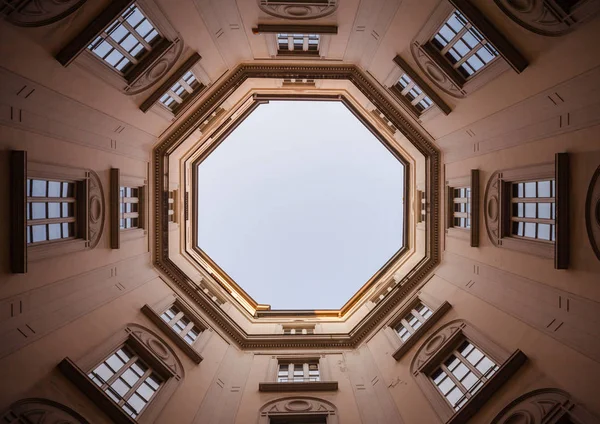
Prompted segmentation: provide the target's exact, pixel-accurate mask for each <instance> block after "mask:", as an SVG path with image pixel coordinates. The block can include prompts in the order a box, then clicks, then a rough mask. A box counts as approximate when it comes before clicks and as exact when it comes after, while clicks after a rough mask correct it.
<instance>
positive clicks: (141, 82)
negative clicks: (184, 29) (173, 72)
mask: <svg viewBox="0 0 600 424" xmlns="http://www.w3.org/2000/svg"><path fill="white" fill-rule="evenodd" d="M182 51H183V42H182V41H181V40H179V39H175V40H174V41H173V44H171V46H170V47H169V48H168V49H167V51H166V52H165V53H164V54H163V55H162V56H161V57H160V58H159V59H158V60H157V61H156V62H154V63H153V64H152V65H150V66H149V67H148V69H147V70H146V71H145V72H144V73H143V74H142V75H141V76H140V77H138V78H136V79H135V81H133V82H132V83H131V84H130V85H128V86H127V87H125V90H124V93H125V94H127V95H130V96H131V95H134V94H139V93H141V92H142V91H145V90H147V89H148V88H150V87H151V86H153V85H154V84H156V83H157V82H158V81H159V80H160V79H161V78H162V77H164V76H165V75H166V74H167V72H169V70H170V69H171V68H172V67H173V66H174V65H175V63H177V60H178V59H179V56H181V52H182Z"/></svg>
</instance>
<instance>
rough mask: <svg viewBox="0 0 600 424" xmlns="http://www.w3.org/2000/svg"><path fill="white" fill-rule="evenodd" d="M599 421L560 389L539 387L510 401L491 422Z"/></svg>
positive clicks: (503, 423)
mask: <svg viewBox="0 0 600 424" xmlns="http://www.w3.org/2000/svg"><path fill="white" fill-rule="evenodd" d="M563 419H566V421H564V422H569V423H570V422H576V423H579V424H592V423H597V422H598V421H597V418H595V417H593V416H592V415H591V414H590V413H588V412H587V411H586V410H585V409H584V408H583V407H581V406H580V405H577V404H576V403H574V402H573V400H572V399H571V396H570V395H569V394H568V393H567V392H565V391H563V390H560V389H539V390H534V391H532V392H529V393H526V394H524V395H523V396H521V397H519V398H517V399H515V400H514V401H512V402H511V403H509V404H508V405H507V406H506V408H504V409H503V410H502V411H500V413H499V414H498V415H497V416H496V417H495V418H494V419H493V420H492V422H491V424H544V423H549V422H553V423H554V422H563V421H562V420H563Z"/></svg>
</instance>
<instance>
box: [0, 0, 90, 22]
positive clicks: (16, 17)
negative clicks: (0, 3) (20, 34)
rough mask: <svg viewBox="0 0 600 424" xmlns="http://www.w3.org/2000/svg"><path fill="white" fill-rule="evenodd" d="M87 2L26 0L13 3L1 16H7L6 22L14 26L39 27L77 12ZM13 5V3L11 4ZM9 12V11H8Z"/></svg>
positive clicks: (78, 0) (83, 0)
mask: <svg viewBox="0 0 600 424" xmlns="http://www.w3.org/2000/svg"><path fill="white" fill-rule="evenodd" d="M86 1H87V0H25V1H21V2H12V3H13V4H12V5H9V6H7V9H6V10H4V11H0V14H2V13H5V14H6V15H7V17H6V20H7V21H8V22H10V23H11V24H13V25H17V26H23V27H39V26H44V25H50V24H53V23H55V22H58V21H60V20H61V19H63V18H66V17H67V16H69V15H70V14H71V13H73V12H75V11H76V10H77V9H79V7H81V5H83V4H84V3H85V2H86ZM9 3H11V2H9ZM7 10H8V11H7Z"/></svg>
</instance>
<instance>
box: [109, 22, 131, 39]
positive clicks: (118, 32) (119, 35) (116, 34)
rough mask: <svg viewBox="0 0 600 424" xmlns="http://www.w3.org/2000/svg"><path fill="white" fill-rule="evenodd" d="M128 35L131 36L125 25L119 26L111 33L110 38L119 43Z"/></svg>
mask: <svg viewBox="0 0 600 424" xmlns="http://www.w3.org/2000/svg"><path fill="white" fill-rule="evenodd" d="M127 34H129V31H127V28H125V27H124V26H123V25H119V26H117V27H116V28H115V29H114V30H113V31H112V32H111V33H110V38H112V39H113V40H115V41H116V42H117V43H119V42H120V41H121V40H122V39H123V38H125V37H126V36H127Z"/></svg>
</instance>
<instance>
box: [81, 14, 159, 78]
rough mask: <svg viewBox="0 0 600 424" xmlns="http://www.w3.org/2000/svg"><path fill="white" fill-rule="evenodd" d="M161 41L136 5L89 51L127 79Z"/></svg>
mask: <svg viewBox="0 0 600 424" xmlns="http://www.w3.org/2000/svg"><path fill="white" fill-rule="evenodd" d="M161 38H162V37H161V35H160V33H159V32H158V31H157V29H156V27H155V26H154V25H153V24H152V23H151V22H150V21H149V20H148V18H147V17H146V16H145V15H144V14H143V13H142V11H141V10H140V9H139V8H138V6H137V5H136V4H135V3H134V4H132V5H131V6H129V7H128V8H127V9H126V10H125V11H124V12H123V13H122V14H121V15H120V16H119V17H118V18H117V19H115V20H114V21H113V22H112V23H111V24H110V25H109V26H108V27H107V28H106V29H105V30H104V31H102V33H101V34H100V35H99V36H98V37H96V39H95V40H94V41H93V42H92V43H91V44H90V45H89V46H88V50H90V51H91V52H92V53H94V54H95V55H96V56H97V57H98V58H100V59H102V61H103V62H104V63H106V64H107V65H109V66H110V67H112V68H113V69H115V70H116V71H118V72H119V73H121V74H123V75H125V74H126V73H127V72H128V71H130V70H131V69H132V68H133V67H134V66H135V65H137V64H138V63H139V61H140V59H141V58H142V57H143V56H144V55H145V54H146V53H148V52H149V51H150V50H152V47H153V46H155V45H156V43H157V42H158V41H160V39H161Z"/></svg>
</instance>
